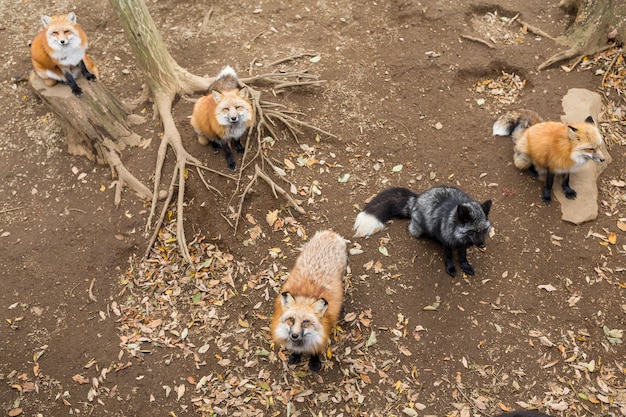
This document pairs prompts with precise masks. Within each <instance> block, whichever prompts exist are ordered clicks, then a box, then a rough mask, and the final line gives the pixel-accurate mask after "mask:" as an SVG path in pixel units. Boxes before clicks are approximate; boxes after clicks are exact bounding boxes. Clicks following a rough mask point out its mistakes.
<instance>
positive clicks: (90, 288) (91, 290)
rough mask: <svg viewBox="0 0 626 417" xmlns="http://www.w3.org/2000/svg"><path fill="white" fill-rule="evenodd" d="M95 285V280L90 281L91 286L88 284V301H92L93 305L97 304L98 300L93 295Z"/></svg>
mask: <svg viewBox="0 0 626 417" xmlns="http://www.w3.org/2000/svg"><path fill="white" fill-rule="evenodd" d="M95 283H96V279H95V278H94V279H92V280H91V284H89V301H93V302H94V303H97V302H98V299H97V298H96V296H95V295H93V285H94V284H95Z"/></svg>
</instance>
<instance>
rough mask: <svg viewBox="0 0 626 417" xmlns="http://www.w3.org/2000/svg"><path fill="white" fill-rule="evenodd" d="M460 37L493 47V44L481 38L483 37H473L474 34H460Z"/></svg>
mask: <svg viewBox="0 0 626 417" xmlns="http://www.w3.org/2000/svg"><path fill="white" fill-rule="evenodd" d="M461 37H462V38H463V39H467V40H470V41H474V42H478V43H482V44H483V45H485V46H486V47H488V48H491V49H495V46H493V45H492V44H490V43H489V42H487V41H486V40H483V39H480V38H476V37H474V36H469V35H461Z"/></svg>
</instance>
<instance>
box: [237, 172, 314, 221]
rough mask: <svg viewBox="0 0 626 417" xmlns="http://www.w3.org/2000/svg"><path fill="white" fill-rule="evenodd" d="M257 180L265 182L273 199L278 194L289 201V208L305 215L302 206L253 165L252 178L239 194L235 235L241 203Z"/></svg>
mask: <svg viewBox="0 0 626 417" xmlns="http://www.w3.org/2000/svg"><path fill="white" fill-rule="evenodd" d="M259 178H261V179H262V180H263V181H265V182H266V183H267V184H268V185H269V186H270V187H271V188H272V192H273V193H274V197H275V198H278V196H277V195H276V193H277V192H278V194H280V195H282V196H283V197H284V198H285V199H286V200H287V201H289V203H290V204H291V206H292V207H293V208H294V209H295V210H296V211H297V212H298V213H300V214H305V213H306V211H305V210H304V209H303V208H302V206H300V204H298V202H297V201H296V200H295V199H294V198H293V197H292V196H291V195H290V194H289V193H288V192H287V191H285V190H284V189H283V188H282V187H281V186H279V185H278V184H276V182H274V180H272V179H271V178H270V177H269V176H268V175H267V174H266V173H265V172H263V171H262V170H261V168H259V166H258V165H255V166H254V176H253V177H252V179H251V180H250V182H248V185H246V187H245V189H244V190H243V192H242V193H241V198H240V200H239V207H238V209H237V217H236V219H235V233H236V232H237V227H238V226H239V219H240V218H241V212H242V208H243V202H244V200H245V199H246V195H248V193H249V192H250V189H251V188H252V186H253V185H254V184H255V183H256V181H257V179H259Z"/></svg>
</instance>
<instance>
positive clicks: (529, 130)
mask: <svg viewBox="0 0 626 417" xmlns="http://www.w3.org/2000/svg"><path fill="white" fill-rule="evenodd" d="M493 134H494V136H512V137H513V142H514V143H515V147H514V155H513V163H514V164H515V167H516V168H518V169H528V171H529V172H530V175H531V176H532V177H533V178H537V177H538V176H539V174H540V173H544V172H545V173H546V184H545V187H544V189H543V193H542V195H541V200H542V201H543V202H544V203H546V204H549V203H550V201H551V200H552V185H553V183H554V176H555V174H565V176H564V177H563V181H562V182H561V187H562V188H563V192H564V193H565V196H566V197H567V198H569V199H574V198H576V191H574V190H573V189H572V188H571V187H570V186H569V174H570V173H572V172H576V171H578V170H579V169H580V168H582V167H583V165H585V164H586V163H587V162H588V161H589V160H592V161H595V162H604V155H603V154H602V150H601V149H600V148H601V146H602V136H601V135H600V131H599V130H598V128H597V127H596V125H595V122H594V120H593V118H592V117H591V116H589V117H587V119H585V121H584V122H583V123H573V124H569V125H568V124H565V123H560V122H544V121H542V119H541V117H540V116H539V115H538V114H537V113H535V112H533V111H530V110H517V111H510V112H508V113H506V114H504V115H502V116H500V118H498V120H496V122H495V123H494V125H493Z"/></svg>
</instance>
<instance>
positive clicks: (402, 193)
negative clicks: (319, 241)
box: [353, 187, 418, 237]
mask: <svg viewBox="0 0 626 417" xmlns="http://www.w3.org/2000/svg"><path fill="white" fill-rule="evenodd" d="M417 197H418V195H417V194H415V193H414V192H413V191H411V190H409V189H407V188H402V187H393V188H387V189H386V190H383V191H381V192H380V193H378V194H377V195H376V196H375V197H374V198H373V199H372V200H371V201H370V202H369V203H367V204H366V205H365V208H364V209H363V211H361V212H360V213H359V214H358V215H357V216H356V220H355V221H354V227H353V229H354V236H355V237H359V236H370V235H372V234H374V233H376V232H378V231H380V230H383V229H384V228H385V223H387V221H389V220H391V219H397V218H409V217H410V216H411V208H412V207H413V204H414V201H415V198H417Z"/></svg>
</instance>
